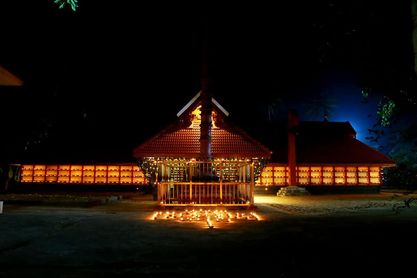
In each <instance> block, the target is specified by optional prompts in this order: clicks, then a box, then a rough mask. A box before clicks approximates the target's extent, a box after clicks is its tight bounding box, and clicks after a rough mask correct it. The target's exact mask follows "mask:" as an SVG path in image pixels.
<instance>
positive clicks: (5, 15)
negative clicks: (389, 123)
mask: <svg viewBox="0 0 417 278" xmlns="http://www.w3.org/2000/svg"><path fill="white" fill-rule="evenodd" d="M205 22H208V26H209V31H208V38H209V54H210V60H209V62H210V75H211V78H212V82H213V86H214V88H215V97H216V99H217V100H218V101H219V102H220V103H221V104H222V105H223V106H224V107H225V108H226V109H227V110H228V111H229V112H230V113H231V116H230V117H231V120H232V121H234V122H235V123H237V124H238V125H239V126H241V127H242V128H244V129H245V130H247V131H249V133H251V134H252V135H254V136H255V138H257V139H259V140H260V141H262V140H263V138H265V137H266V136H267V134H268V130H267V126H268V122H270V121H271V119H270V118H268V115H267V110H268V105H269V104H270V103H271V102H274V100H276V99H277V98H278V99H280V98H288V97H292V99H293V102H292V104H291V105H294V106H297V99H303V98H305V97H310V98H315V97H316V96H317V95H319V94H320V93H321V92H323V91H326V92H328V94H330V95H331V96H332V97H334V98H336V99H339V106H338V108H337V109H338V110H339V112H340V111H342V110H343V111H347V112H349V111H356V110H355V109H357V107H355V106H356V105H357V104H355V103H354V102H353V101H352V102H351V103H350V102H349V101H350V99H355V100H356V99H357V98H358V97H359V98H360V94H361V90H362V89H363V88H364V87H372V88H374V92H376V94H380V95H383V94H386V93H392V92H394V93H395V92H397V91H399V90H403V89H407V88H409V87H410V86H411V85H410V84H411V83H412V82H413V78H414V73H413V59H414V58H413V52H412V40H411V31H412V21H411V9H410V2H409V1H363V0H361V1H359V0H358V1H355V0H353V1H347V0H346V1H332V0H327V1H277V2H276V3H272V4H268V5H267V4H264V3H259V2H256V4H255V3H251V4H243V3H239V4H236V5H234V6H226V5H214V4H209V3H206V4H203V3H198V4H188V3H187V4H183V5H181V4H178V3H170V4H168V3H164V2H157V3H155V4H149V3H146V4H142V3H136V1H111V2H110V1H98V0H88V1H87V0H79V8H78V10H77V11H76V12H73V11H71V10H70V8H69V7H65V8H64V9H58V6H57V5H55V4H54V3H53V1H52V0H38V1H19V0H3V1H1V3H0V25H1V40H0V65H2V66H4V67H5V68H7V69H9V70H10V71H11V72H13V73H14V74H15V75H17V76H18V77H19V78H21V79H22V80H23V81H24V86H23V87H18V88H11V87H0V104H1V109H0V116H1V123H2V124H1V126H2V127H1V139H0V140H1V141H0V143H1V149H0V151H1V153H0V154H1V155H0V156H1V159H2V160H3V161H7V162H22V161H48V162H49V161H84V162H89V161H91V162H92V161H129V160H132V159H133V158H132V156H131V152H132V149H133V148H134V147H135V146H137V145H139V144H141V143H142V142H143V141H144V140H146V139H148V138H149V137H150V136H153V135H154V134H155V133H156V132H158V131H159V130H160V129H161V128H163V127H165V126H166V125H167V124H169V123H171V122H172V121H174V120H175V115H176V113H177V112H178V111H179V110H180V109H181V108H182V106H183V105H185V104H186V102H188V100H189V99H191V98H192V97H193V96H194V95H195V94H196V93H197V92H198V90H199V78H200V70H201V45H202V43H201V42H202V36H203V34H204V32H203V30H204V27H203V26H204V23H205ZM335 83H337V84H339V85H340V84H341V85H340V86H336V87H337V88H336V87H335V86H334V84H335ZM329 88H333V89H329ZM334 88H336V89H334ZM294 99H295V100H294ZM340 99H342V100H340ZM361 109H362V108H361ZM363 109H365V110H366V109H368V110H369V109H370V110H369V111H366V112H365V115H367V114H369V113H371V112H372V113H375V111H374V110H375V107H371V108H369V107H364V108H363ZM355 113H356V112H355ZM356 114H357V113H356ZM346 115H347V114H343V113H342V114H341V113H339V116H338V117H336V118H334V119H333V120H340V119H344V120H350V119H349V118H348V116H346ZM361 117H362V116H361ZM365 117H366V116H365ZM362 118H363V117H362ZM331 120H332V119H331ZM262 130H263V131H264V132H263V133H262Z"/></svg>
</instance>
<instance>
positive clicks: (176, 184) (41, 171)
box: [19, 91, 395, 206]
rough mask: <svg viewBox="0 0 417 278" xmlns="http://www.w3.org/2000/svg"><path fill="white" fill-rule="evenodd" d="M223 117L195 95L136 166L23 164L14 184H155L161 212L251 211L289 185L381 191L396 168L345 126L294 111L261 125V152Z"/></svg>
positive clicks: (138, 154)
mask: <svg viewBox="0 0 417 278" xmlns="http://www.w3.org/2000/svg"><path fill="white" fill-rule="evenodd" d="M204 113H205V114H204ZM228 115H229V112H228V111H227V110H226V109H225V108H224V107H222V106H221V105H220V104H219V103H218V102H217V101H216V99H215V98H213V97H212V96H211V95H208V97H207V95H206V96H205V95H204V92H202V91H200V92H198V93H197V94H196V95H195V96H194V97H193V98H192V99H191V100H190V101H189V102H188V103H187V104H186V105H185V106H184V107H183V108H182V109H181V110H180V111H179V112H178V114H177V120H176V121H175V122H174V123H173V124H171V125H170V126H168V127H167V128H166V129H164V130H162V131H161V132H159V133H158V134H156V135H155V136H154V137H152V138H150V139H149V140H147V141H145V142H144V143H143V144H141V145H139V146H138V147H137V148H135V149H134V150H133V156H134V157H135V158H136V160H137V161H138V163H137V164H129V163H122V164H117V165H116V164H106V163H101V164H97V165H78V164H77V165H72V164H64V165H55V164H54V165H45V164H24V165H21V166H20V170H21V171H20V178H19V180H20V182H21V183H26V184H79V185H97V186H102V187H105V186H108V185H112V186H134V187H136V186H144V187H148V186H153V187H155V188H157V197H158V201H159V204H160V205H161V206H186V205H197V206H198V205H202V206H203V205H204V206H207V205H208V206H210V205H219V204H221V205H224V206H251V205H253V203H254V194H255V191H262V190H269V189H274V190H277V189H279V188H282V187H286V186H299V187H304V188H306V189H308V190H313V189H314V188H320V187H321V188H323V187H324V188H328V189H332V188H342V187H349V188H352V189H354V188H363V187H367V188H371V187H372V188H377V189H378V188H379V187H380V185H381V183H382V170H383V168H385V167H392V166H394V165H395V163H394V162H393V161H392V160H391V159H389V158H388V157H386V156H385V155H384V154H382V153H380V152H378V151H377V150H375V149H373V148H371V147H369V146H368V145H366V144H364V143H362V142H361V141H359V140H357V139H356V132H355V130H354V129H353V127H352V126H351V124H350V123H349V122H329V121H315V122H311V121H304V122H303V121H299V119H298V116H297V114H296V113H294V112H291V113H289V117H288V123H287V125H285V126H275V127H265V129H268V137H269V142H268V144H266V146H267V147H266V146H265V145H263V144H261V143H260V142H258V141H257V140H255V139H253V138H251V137H250V136H249V135H248V134H247V133H246V132H244V131H243V130H242V129H240V128H238V127H236V126H235V125H233V124H232V123H230V122H229V121H228ZM270 149H272V150H273V151H271V150H270ZM354 190H355V189H354Z"/></svg>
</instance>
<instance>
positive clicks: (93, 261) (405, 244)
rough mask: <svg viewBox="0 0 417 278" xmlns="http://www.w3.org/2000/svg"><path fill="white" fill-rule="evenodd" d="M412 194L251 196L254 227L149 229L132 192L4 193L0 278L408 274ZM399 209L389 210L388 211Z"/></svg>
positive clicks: (415, 211) (166, 225) (157, 224)
mask: <svg viewBox="0 0 417 278" xmlns="http://www.w3.org/2000/svg"><path fill="white" fill-rule="evenodd" d="M413 197H417V195H413V194H407V195H404V194H401V193H381V194H376V195H369V194H368V195H322V196H304V197H276V196H271V195H265V196H256V198H255V202H256V212H257V213H258V214H259V215H260V216H261V217H262V221H233V222H232V223H221V224H220V223H219V224H217V223H214V226H215V228H214V229H208V228H207V225H205V224H204V223H199V222H198V223H196V222H187V223H184V222H181V221H177V220H157V221H152V220H150V217H151V215H152V213H153V212H154V211H156V210H157V207H156V202H155V201H153V200H152V197H151V196H149V195H142V194H138V193H126V192H124V193H120V194H117V193H115V192H111V193H106V192H102V193H69V194H65V193H59V194H58V193H42V194H4V195H0V199H1V200H3V201H4V211H3V214H1V215H0V277H16V276H19V277H20V276H25V277H34V276H36V277H38V276H46V277H50V276H51V277H86V276H88V277H90V276H99V275H100V276H119V275H120V276H122V275H123V276H126V275H136V274H189V275H194V274H205V275H220V274H223V275H224V274H227V275H233V276H236V275H241V274H253V275H259V274H272V275H273V276H275V277H299V276H307V275H309V276H311V275H321V276H332V277H339V276H350V275H361V274H369V275H372V276H375V275H379V274H385V275H386V274H392V275H395V276H397V275H400V274H413V272H414V261H415V252H416V250H417V249H416V247H417V243H416V234H417V204H415V203H411V206H410V208H408V207H404V208H401V206H403V205H404V200H406V199H409V198H413ZM393 208H398V209H393Z"/></svg>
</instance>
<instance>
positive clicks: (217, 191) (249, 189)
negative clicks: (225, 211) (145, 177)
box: [158, 182, 254, 206]
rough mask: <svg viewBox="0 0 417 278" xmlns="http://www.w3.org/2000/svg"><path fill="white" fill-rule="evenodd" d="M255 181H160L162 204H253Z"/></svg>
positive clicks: (160, 202)
mask: <svg viewBox="0 0 417 278" xmlns="http://www.w3.org/2000/svg"><path fill="white" fill-rule="evenodd" d="M253 196H254V183H253V182H159V183H158V201H159V204H160V205H161V206H251V205H253Z"/></svg>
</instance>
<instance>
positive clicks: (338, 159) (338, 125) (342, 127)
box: [272, 122, 395, 166]
mask: <svg viewBox="0 0 417 278" xmlns="http://www.w3.org/2000/svg"><path fill="white" fill-rule="evenodd" d="M282 135H283V134H282V133H281V136H282ZM355 135H356V131H355V130H354V129H353V127H352V126H351V124H350V123H349V122H300V125H299V126H298V128H297V136H296V163H297V164H310V165H311V164H332V165H336V164H345V165H346V164H357V165H359V164H362V165H385V166H393V165H395V162H394V161H393V160H391V159H390V158H388V157H387V156H386V155H384V154H383V153H381V152H379V151H377V150H375V149H373V148H371V147H369V146H368V145H366V144H364V143H362V142H361V141H359V140H357V139H356V138H355ZM276 141H277V142H279V143H278V144H277V145H275V148H273V149H274V155H273V157H272V162H275V163H287V161H288V158H287V139H286V138H280V140H276Z"/></svg>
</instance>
